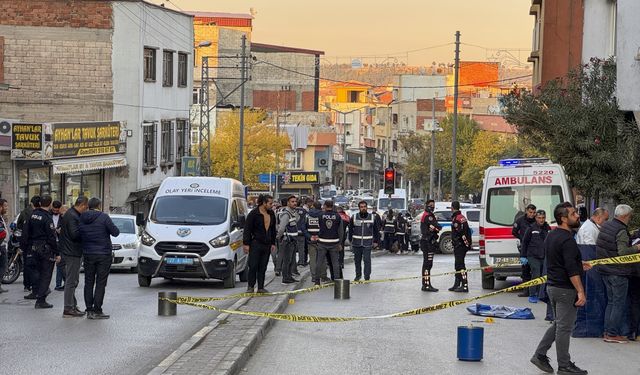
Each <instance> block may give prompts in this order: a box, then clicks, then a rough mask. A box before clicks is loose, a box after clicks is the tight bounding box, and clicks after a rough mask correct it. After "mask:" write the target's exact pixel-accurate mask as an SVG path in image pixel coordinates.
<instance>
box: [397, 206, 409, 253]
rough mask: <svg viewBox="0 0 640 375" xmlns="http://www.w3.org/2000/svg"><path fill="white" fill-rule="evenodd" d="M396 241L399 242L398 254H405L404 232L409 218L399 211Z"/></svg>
mask: <svg viewBox="0 0 640 375" xmlns="http://www.w3.org/2000/svg"><path fill="white" fill-rule="evenodd" d="M395 223H396V241H397V242H398V254H403V253H404V251H405V246H406V244H405V242H404V234H405V231H406V230H407V220H406V219H405V218H404V215H402V212H398V214H397V215H396V220H395Z"/></svg>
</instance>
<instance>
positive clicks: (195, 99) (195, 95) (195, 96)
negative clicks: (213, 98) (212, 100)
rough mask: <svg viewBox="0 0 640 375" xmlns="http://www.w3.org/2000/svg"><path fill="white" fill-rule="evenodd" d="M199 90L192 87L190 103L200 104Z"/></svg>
mask: <svg viewBox="0 0 640 375" xmlns="http://www.w3.org/2000/svg"><path fill="white" fill-rule="evenodd" d="M200 90H201V89H193V93H192V99H191V104H194V105H195V104H200Z"/></svg>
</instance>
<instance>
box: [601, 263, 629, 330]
mask: <svg viewBox="0 0 640 375" xmlns="http://www.w3.org/2000/svg"><path fill="white" fill-rule="evenodd" d="M602 281H603V282H604V286H605V288H607V308H606V310H605V311H604V333H605V334H607V335H609V336H620V335H622V326H623V323H624V322H623V319H624V314H625V303H626V301H627V290H628V289H629V279H628V278H627V277H625V276H617V275H602Z"/></svg>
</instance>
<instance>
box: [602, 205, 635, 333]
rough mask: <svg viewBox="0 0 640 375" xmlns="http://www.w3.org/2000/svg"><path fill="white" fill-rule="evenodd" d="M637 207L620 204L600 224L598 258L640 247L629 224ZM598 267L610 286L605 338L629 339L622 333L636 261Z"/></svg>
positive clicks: (622, 253)
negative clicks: (630, 279)
mask: <svg viewBox="0 0 640 375" xmlns="http://www.w3.org/2000/svg"><path fill="white" fill-rule="evenodd" d="M632 212H633V210H632V209H631V207H629V206H627V205H626V204H621V205H618V206H617V207H616V210H615V212H614V218H613V220H611V221H607V222H605V223H604V224H603V225H602V227H601V228H600V233H599V234H598V240H597V241H596V258H598V259H603V258H613V257H617V256H620V255H631V254H635V253H637V252H638V251H640V244H638V245H633V246H632V245H631V243H630V242H631V241H630V239H629V232H628V230H627V225H629V221H631V215H632ZM596 269H597V270H598V273H600V274H601V275H602V281H603V282H604V286H605V288H606V290H607V308H606V310H605V313H604V341H605V342H609V343H619V344H624V343H627V342H628V340H627V338H626V337H624V336H622V326H623V323H624V317H625V306H626V302H627V291H628V288H629V276H631V275H632V273H633V265H631V264H619V265H604V264H603V265H600V266H597V267H596Z"/></svg>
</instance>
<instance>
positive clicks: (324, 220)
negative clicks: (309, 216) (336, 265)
mask: <svg viewBox="0 0 640 375" xmlns="http://www.w3.org/2000/svg"><path fill="white" fill-rule="evenodd" d="M341 222H342V218H341V217H340V215H338V213H337V212H333V211H331V212H329V211H324V212H323V213H322V214H321V215H320V232H319V233H318V242H319V243H321V244H324V245H338V244H339V243H340V224H341Z"/></svg>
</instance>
